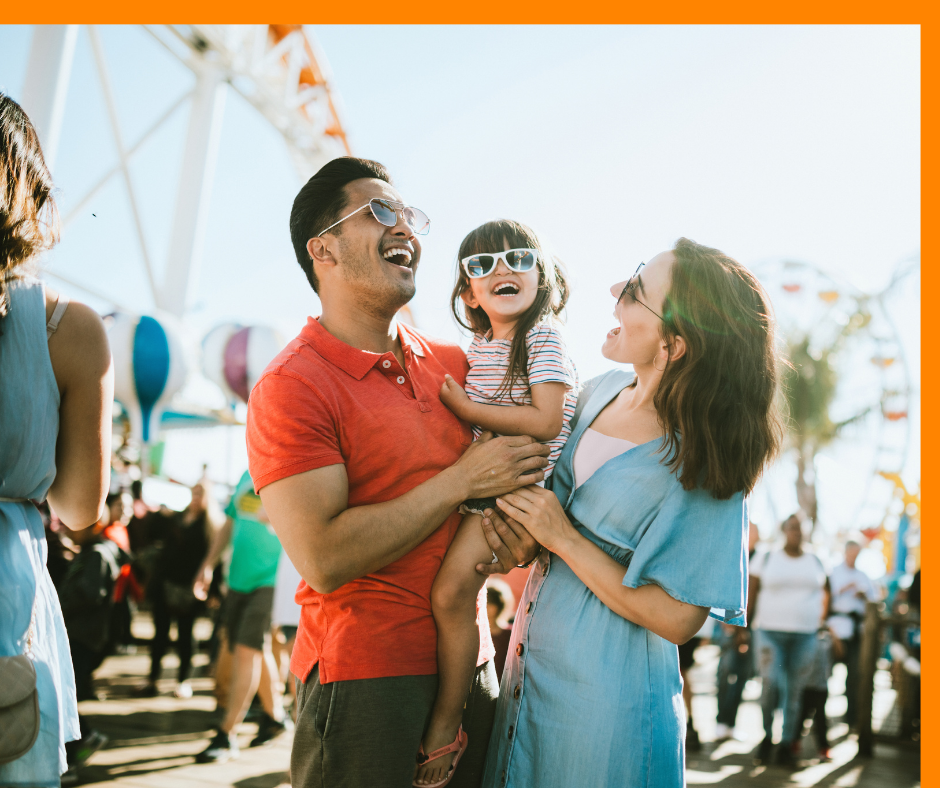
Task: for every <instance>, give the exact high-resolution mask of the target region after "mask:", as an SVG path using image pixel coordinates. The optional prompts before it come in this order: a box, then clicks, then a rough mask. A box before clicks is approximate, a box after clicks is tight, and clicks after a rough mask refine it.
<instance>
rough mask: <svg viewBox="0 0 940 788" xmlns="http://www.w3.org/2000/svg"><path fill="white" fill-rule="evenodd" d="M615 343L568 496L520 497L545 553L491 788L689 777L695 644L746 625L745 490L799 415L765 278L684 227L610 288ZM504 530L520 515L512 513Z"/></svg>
mask: <svg viewBox="0 0 940 788" xmlns="http://www.w3.org/2000/svg"><path fill="white" fill-rule="evenodd" d="M611 294H612V295H613V296H614V298H616V299H617V301H616V305H615V307H614V316H615V317H616V318H617V321H618V325H617V326H616V327H615V328H614V329H613V330H611V331H610V332H609V333H608V334H607V338H606V339H605V341H604V345H603V350H602V352H603V353H604V356H605V357H606V358H609V359H610V360H611V361H616V362H619V363H623V364H632V365H633V370H634V371H633V373H629V372H625V371H620V370H615V371H611V372H608V373H606V374H604V375H601V376H599V377H597V378H594V379H593V380H591V381H589V382H588V384H587V385H586V387H585V389H584V391H583V392H582V393H581V397H580V399H579V404H578V413H577V414H576V416H575V419H576V421H575V420H572V432H571V437H570V438H569V439H568V443H567V445H566V446H565V449H564V451H563V453H562V455H561V458H560V459H559V461H558V464H557V466H556V471H555V474H554V476H553V480H552V490H551V491H549V490H544V489H541V488H538V487H532V486H530V487H525V488H523V489H521V490H517V491H516V492H513V493H509V494H506V495H503V496H501V497H500V498H499V499H498V505H499V508H500V510H501V512H500V514H501V518H496V517H495V516H494V518H493V519H494V520H496V519H502V520H504V521H505V524H506V525H508V526H509V527H511V528H515V527H518V525H519V524H521V525H522V526H523V527H524V528H525V529H527V530H528V531H529V533H531V534H532V536H534V537H535V538H536V539H537V540H538V541H539V543H541V545H542V546H543V552H542V554H541V556H540V557H539V560H538V564H537V565H536V567H535V568H534V570H533V572H532V574H531V575H530V577H529V582H528V585H527V586H526V590H525V593H524V595H523V598H522V602H521V604H520V606H519V612H518V615H517V617H516V621H515V625H514V628H513V635H512V641H511V643H510V647H509V657H508V659H507V662H506V668H505V673H504V674H503V679H502V684H501V688H500V695H499V707H498V710H497V715H496V723H495V725H494V727H493V736H492V738H491V740H490V748H489V755H488V758H487V764H486V775H485V779H484V785H486V786H488V787H490V788H496V787H497V786H499V788H502V787H503V786H530V785H538V786H539V788H553V786H558V788H561V787H562V786H564V787H565V788H567V787H568V786H572V785H618V786H630V788H639V787H640V786H648V787H651V788H652V787H655V788H669V787H671V786H681V785H683V783H684V778H683V767H684V751H683V750H684V740H685V725H686V721H685V713H684V707H683V703H682V680H681V678H680V674H679V660H678V654H677V649H676V644H679V643H684V642H685V641H687V640H688V639H689V638H691V637H692V636H693V635H694V634H695V633H696V632H697V631H698V630H699V628H700V627H701V626H702V623H703V622H704V620H705V618H706V617H707V616H708V615H709V612H710V613H711V615H712V616H714V617H715V618H717V619H719V620H720V621H725V622H729V623H733V624H738V625H741V624H743V623H744V613H745V605H746V591H747V542H748V539H747V537H748V517H747V505H746V503H745V496H746V495H747V494H748V493H749V492H750V491H751V490H752V489H753V487H754V485H755V483H756V482H757V480H758V478H759V476H760V474H761V472H762V470H763V468H764V467H765V465H766V464H767V462H768V461H769V460H770V459H771V458H772V457H773V456H774V454H775V452H776V451H777V449H778V446H779V443H780V438H781V431H782V430H781V424H780V420H779V418H778V416H777V413H776V411H775V408H774V402H775V394H776V388H777V372H776V358H775V354H774V331H773V321H772V318H771V316H770V306H769V303H768V300H767V297H766V295H765V294H764V292H763V290H762V288H761V286H760V284H759V283H758V282H757V280H756V279H755V278H754V276H753V275H752V274H751V273H750V272H749V271H748V270H747V269H746V268H744V267H743V266H742V265H740V264H739V263H737V262H735V261H734V260H732V259H731V258H729V257H728V256H726V255H724V254H723V253H721V252H719V251H718V250H716V249H710V248H708V247H705V246H701V245H699V244H696V243H694V242H692V241H689V240H686V239H684V238H683V239H680V240H679V242H678V243H677V244H676V246H675V248H674V249H673V250H672V251H667V252H662V253H660V254H658V255H657V256H656V257H654V258H653V259H652V260H651V261H650V262H649V264H647V265H645V266H642V265H641V266H640V269H638V270H637V272H636V273H635V274H634V275H633V276H632V277H631V278H630V279H629V280H626V281H625V282H619V283H618V284H616V285H614V286H613V287H612V288H611ZM495 525H497V526H501V525H502V524H501V523H498V522H497V523H495Z"/></svg>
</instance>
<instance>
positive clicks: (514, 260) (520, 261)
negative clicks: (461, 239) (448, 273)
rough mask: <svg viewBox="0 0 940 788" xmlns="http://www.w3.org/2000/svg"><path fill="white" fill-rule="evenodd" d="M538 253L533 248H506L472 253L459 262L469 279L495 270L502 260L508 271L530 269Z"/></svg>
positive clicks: (521, 271) (522, 271) (519, 271)
mask: <svg viewBox="0 0 940 788" xmlns="http://www.w3.org/2000/svg"><path fill="white" fill-rule="evenodd" d="M538 259H539V253H538V252H537V251H536V250H535V249H507V250H506V251H505V252H493V253H492V254H472V255H470V256H469V257H464V258H463V259H462V260H461V261H460V264H461V265H462V266H463V270H464V271H466V273H467V276H468V277H470V278H471V279H480V278H481V277H484V276H489V275H490V274H491V273H493V271H495V270H496V264H497V263H498V262H499V261H500V260H502V261H503V262H504V263H506V267H507V268H508V269H509V270H510V271H515V272H516V273H517V274H522V273H525V272H526V271H531V270H532V269H533V268H535V264H536V263H537V262H538Z"/></svg>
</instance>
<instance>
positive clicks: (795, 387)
mask: <svg viewBox="0 0 940 788" xmlns="http://www.w3.org/2000/svg"><path fill="white" fill-rule="evenodd" d="M870 321H871V312H870V311H869V310H868V306H867V299H866V298H861V299H859V301H858V306H857V309H856V310H855V312H853V313H852V314H851V315H850V316H849V319H848V321H847V322H846V323H845V324H844V325H843V326H842V327H841V329H839V330H838V332H837V333H836V334H835V336H834V337H833V338H832V339H831V340H830V342H829V343H828V345H826V346H825V347H822V348H819V347H816V345H815V344H814V342H813V338H812V337H810V336H809V335H802V334H801V335H794V336H790V337H788V338H787V347H786V357H787V359H788V363H787V364H786V366H785V368H784V372H783V376H782V378H783V381H782V382H783V386H782V390H783V393H784V396H785V399H786V409H787V412H788V414H789V423H788V431H787V432H788V435H787V442H788V444H789V449H790V450H792V451H793V452H794V453H795V454H796V469H797V474H796V497H797V501H798V503H799V505H800V508H801V509H802V510H803V512H804V513H805V514H806V516H807V517H808V518H809V519H810V521H811V522H812V527H813V530H815V528H816V518H817V515H818V502H817V496H816V475H815V458H816V454H817V453H818V452H819V451H820V450H821V449H822V448H823V447H825V446H826V445H827V444H829V443H831V442H832V441H833V440H835V439H836V437H838V435H839V433H840V431H841V430H842V429H843V428H844V427H846V426H847V425H849V424H851V423H853V422H856V421H858V420H859V419H862V418H864V417H865V416H866V415H868V413H870V412H871V410H872V408H871V407H868V408H866V409H865V410H863V411H862V412H860V413H856V414H854V415H853V416H851V417H850V418H848V419H845V420H843V421H840V422H834V421H833V420H832V418H831V417H830V408H831V406H832V403H833V400H834V399H835V396H836V391H837V388H838V383H839V376H838V372H837V369H836V367H837V362H838V356H839V353H840V352H841V351H842V350H843V349H844V347H845V345H846V342H847V340H848V339H849V338H850V337H851V336H852V335H853V334H855V333H856V332H857V331H858V330H859V329H862V328H864V327H865V326H867V325H868V323H869V322H870Z"/></svg>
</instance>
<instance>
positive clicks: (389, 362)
mask: <svg viewBox="0 0 940 788" xmlns="http://www.w3.org/2000/svg"><path fill="white" fill-rule="evenodd" d="M382 366H383V367H385V369H388V368H389V367H390V366H392V362H391V361H389V360H388V359H385V361H383V362H382Z"/></svg>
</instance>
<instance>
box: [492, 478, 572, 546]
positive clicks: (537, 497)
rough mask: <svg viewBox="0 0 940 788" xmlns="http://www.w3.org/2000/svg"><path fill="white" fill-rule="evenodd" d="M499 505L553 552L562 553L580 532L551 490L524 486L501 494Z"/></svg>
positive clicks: (497, 503)
mask: <svg viewBox="0 0 940 788" xmlns="http://www.w3.org/2000/svg"><path fill="white" fill-rule="evenodd" d="M496 505H497V506H498V507H499V508H500V509H501V510H502V511H503V512H504V513H505V515H508V516H509V517H511V518H512V519H513V520H516V521H517V522H518V523H520V524H521V525H522V526H523V528H525V530H526V531H528V532H529V533H530V534H532V536H533V537H534V538H535V541H537V542H538V543H539V544H540V545H542V547H544V548H545V549H546V550H549V551H551V552H553V553H556V554H559V555H561V554H562V553H563V552H564V548H565V545H566V544H567V543H568V542H570V541H571V539H572V538H573V537H576V536H577V533H578V532H577V531H576V530H575V527H574V526H573V525H572V524H571V520H569V519H568V517H567V515H566V514H565V510H564V509H562V508H561V503H560V502H559V501H558V498H557V496H556V495H555V493H553V492H552V491H551V490H546V489H544V488H543V487H537V486H535V485H530V486H528V487H521V488H519V489H518V490H516V491H514V492H511V493H506V494H505V495H501V496H500V497H499V498H497V499H496Z"/></svg>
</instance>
